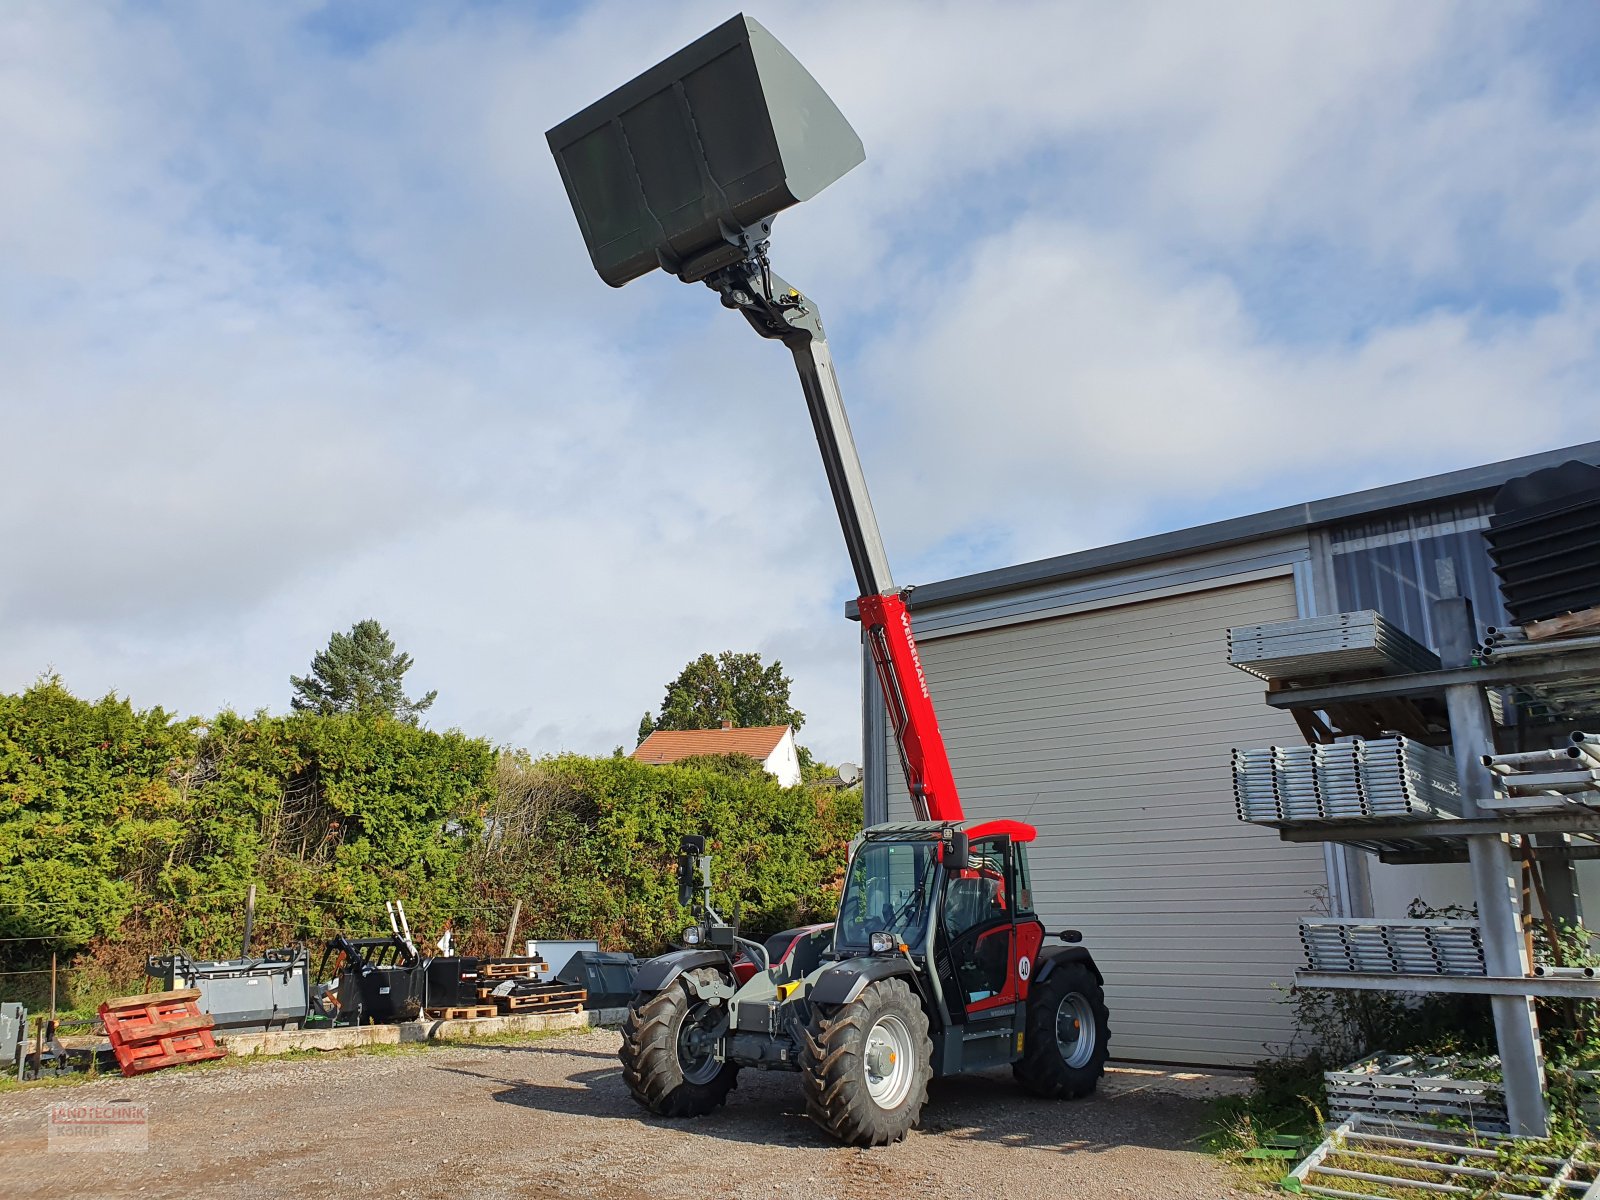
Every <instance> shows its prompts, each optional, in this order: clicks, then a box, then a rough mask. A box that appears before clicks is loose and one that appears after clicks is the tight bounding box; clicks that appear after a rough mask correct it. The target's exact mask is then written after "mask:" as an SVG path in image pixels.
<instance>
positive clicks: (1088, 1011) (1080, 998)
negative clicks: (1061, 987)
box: [1056, 992, 1099, 1067]
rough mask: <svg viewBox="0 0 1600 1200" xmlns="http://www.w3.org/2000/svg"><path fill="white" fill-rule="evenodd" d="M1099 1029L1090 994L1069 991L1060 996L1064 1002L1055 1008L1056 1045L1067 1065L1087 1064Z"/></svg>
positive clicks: (1078, 1065)
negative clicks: (1088, 995) (1096, 1024)
mask: <svg viewBox="0 0 1600 1200" xmlns="http://www.w3.org/2000/svg"><path fill="white" fill-rule="evenodd" d="M1098 1032H1099V1031H1098V1030H1097V1029H1096V1028H1095V1022H1094V1009H1092V1008H1090V1007H1089V998H1088V997H1087V996H1085V995H1083V993H1081V992H1068V993H1067V994H1066V995H1065V996H1063V997H1062V998H1061V1005H1060V1007H1058V1008H1057V1009H1056V1045H1057V1047H1059V1048H1060V1050H1061V1058H1062V1061H1063V1062H1065V1063H1066V1064H1067V1066H1069V1067H1083V1066H1087V1065H1088V1063H1089V1060H1090V1059H1091V1058H1093V1057H1094V1044H1095V1042H1096V1041H1097V1040H1098V1038H1097V1037H1096V1035H1097V1034H1098Z"/></svg>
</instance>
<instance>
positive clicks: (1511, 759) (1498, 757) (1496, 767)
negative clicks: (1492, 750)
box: [1482, 746, 1583, 775]
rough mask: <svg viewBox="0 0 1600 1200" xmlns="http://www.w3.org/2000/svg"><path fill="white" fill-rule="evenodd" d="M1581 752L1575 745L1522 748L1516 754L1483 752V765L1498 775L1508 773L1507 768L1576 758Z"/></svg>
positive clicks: (1509, 772)
mask: <svg viewBox="0 0 1600 1200" xmlns="http://www.w3.org/2000/svg"><path fill="white" fill-rule="evenodd" d="M1582 754H1583V751H1581V750H1579V749H1578V748H1577V747H1576V746H1563V747H1561V748H1559V749H1556V750H1524V751H1521V752H1520V753H1517V754H1485V755H1484V756H1483V759H1482V761H1483V765H1484V766H1486V767H1488V768H1489V769H1490V770H1491V771H1494V772H1495V773H1496V774H1499V775H1509V774H1511V773H1512V772H1511V771H1510V770H1509V768H1512V767H1523V766H1535V765H1537V764H1540V763H1547V762H1560V761H1562V760H1564V759H1570V758H1578V757H1580V756H1581V755H1582Z"/></svg>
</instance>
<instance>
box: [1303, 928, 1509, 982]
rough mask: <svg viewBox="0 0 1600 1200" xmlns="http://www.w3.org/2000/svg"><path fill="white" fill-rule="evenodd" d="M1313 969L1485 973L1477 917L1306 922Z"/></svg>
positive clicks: (1364, 972) (1305, 942)
mask: <svg viewBox="0 0 1600 1200" xmlns="http://www.w3.org/2000/svg"><path fill="white" fill-rule="evenodd" d="M1300 942H1301V945H1303V946H1304V947H1305V952H1306V965H1307V967H1308V968H1309V969H1310V970H1312V971H1340V972H1351V973H1355V974H1362V975H1384V974H1392V975H1483V974H1485V973H1486V972H1485V970H1484V965H1483V937H1482V934H1481V933H1480V932H1479V929H1478V924H1477V922H1476V921H1439V920H1388V921H1372V920H1365V919H1362V918H1348V917H1347V918H1341V919H1332V918H1328V919H1318V920H1303V921H1301V922H1300Z"/></svg>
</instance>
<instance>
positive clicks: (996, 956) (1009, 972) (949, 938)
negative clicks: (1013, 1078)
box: [939, 836, 1019, 1070]
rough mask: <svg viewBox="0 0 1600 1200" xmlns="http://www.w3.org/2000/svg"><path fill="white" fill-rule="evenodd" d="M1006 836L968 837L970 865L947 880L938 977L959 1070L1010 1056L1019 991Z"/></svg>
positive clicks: (1014, 906) (1011, 876)
mask: <svg viewBox="0 0 1600 1200" xmlns="http://www.w3.org/2000/svg"><path fill="white" fill-rule="evenodd" d="M1012 879H1013V874H1012V868H1011V839H1010V838H1007V837H998V836H997V837H990V838H983V839H980V840H976V841H974V842H973V843H972V845H971V848H970V853H969V857H968V864H967V866H966V867H965V868H963V869H962V870H960V871H954V872H951V873H950V874H949V875H948V877H947V878H946V879H945V885H944V903H943V904H942V906H941V912H940V922H941V929H940V932H941V933H942V934H943V938H942V940H943V942H944V946H945V951H944V954H943V955H941V958H942V959H943V961H942V962H941V963H940V964H939V978H940V983H941V985H942V986H943V988H944V992H945V1000H946V1003H947V1005H948V1006H949V1008H950V1016H951V1019H952V1020H954V1021H956V1022H958V1023H959V1024H961V1025H963V1026H964V1030H963V1034H962V1042H963V1043H964V1044H963V1049H962V1063H963V1069H965V1070H970V1069H972V1068H973V1067H974V1066H979V1065H983V1064H984V1063H989V1062H996V1063H1000V1062H1009V1061H1010V1059H1011V1042H1012V1035H1013V1032H1014V1025H1015V1022H1014V1017H1015V1014H1016V1011H1017V1003H1018V997H1019V986H1018V985H1019V981H1018V979H1017V974H1016V937H1017V929H1016V904H1015V897H1014V896H1013V894H1012V886H1011V884H1012Z"/></svg>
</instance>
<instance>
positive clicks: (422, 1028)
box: [217, 1008, 628, 1058]
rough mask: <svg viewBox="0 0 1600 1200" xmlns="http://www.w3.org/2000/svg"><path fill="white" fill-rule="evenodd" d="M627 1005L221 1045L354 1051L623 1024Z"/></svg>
mask: <svg viewBox="0 0 1600 1200" xmlns="http://www.w3.org/2000/svg"><path fill="white" fill-rule="evenodd" d="M627 1013H628V1010H627V1009H625V1008H600V1009H590V1010H586V1011H583V1012H560V1013H510V1014H508V1015H506V1016H503V1017H479V1018H478V1019H476V1020H471V1021H432V1020H427V1021H405V1022H403V1023H401V1024H399V1025H346V1026H342V1027H337V1028H333V1029H274V1030H269V1031H267V1032H266V1033H229V1034H221V1035H218V1037H217V1044H218V1045H220V1046H222V1047H224V1048H225V1049H226V1050H227V1051H228V1053H229V1054H232V1055H237V1056H239V1057H245V1058H255V1057H265V1056H269V1055H273V1054H288V1053H290V1052H292V1051H295V1050H354V1049H357V1048H358V1047H361V1046H398V1045H402V1044H409V1043H414V1042H461V1041H470V1040H472V1039H473V1038H480V1037H488V1036H491V1035H495V1034H506V1033H545V1032H551V1031H560V1030H565V1029H588V1028H590V1027H592V1026H596V1025H619V1024H621V1023H622V1019H623V1018H624V1017H625V1016H627Z"/></svg>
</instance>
